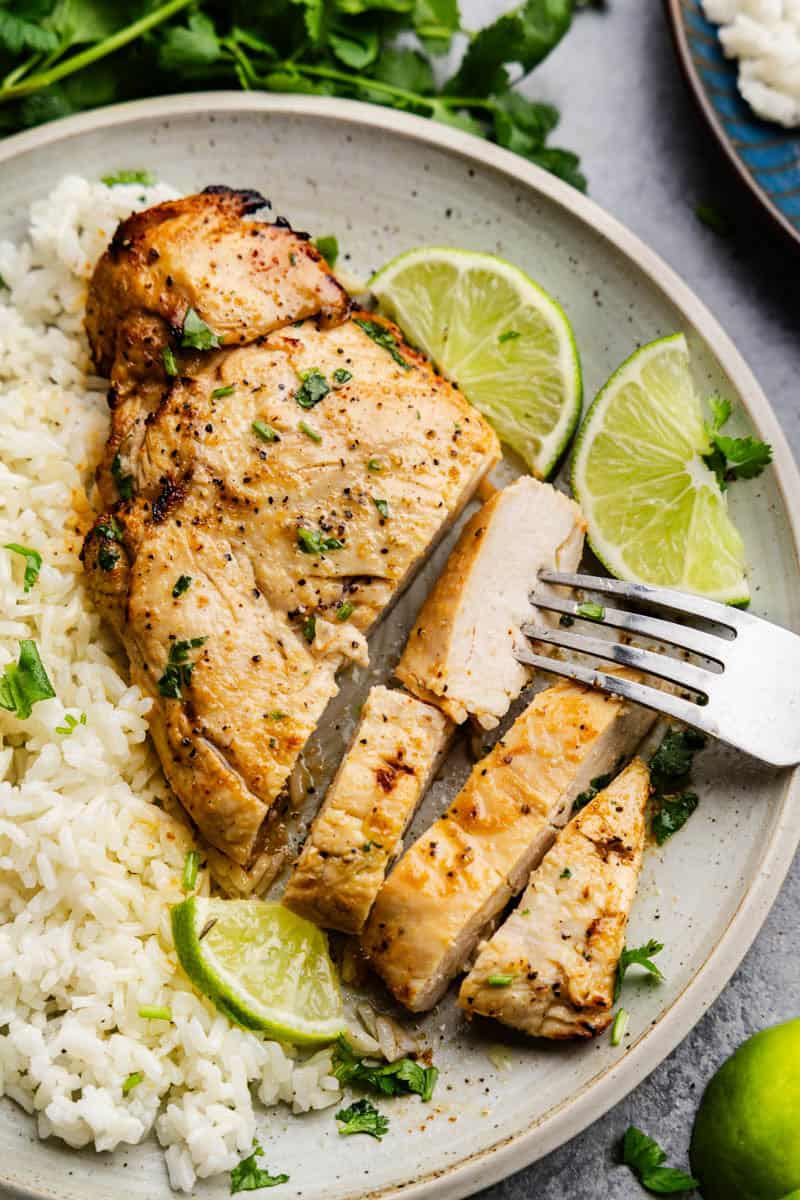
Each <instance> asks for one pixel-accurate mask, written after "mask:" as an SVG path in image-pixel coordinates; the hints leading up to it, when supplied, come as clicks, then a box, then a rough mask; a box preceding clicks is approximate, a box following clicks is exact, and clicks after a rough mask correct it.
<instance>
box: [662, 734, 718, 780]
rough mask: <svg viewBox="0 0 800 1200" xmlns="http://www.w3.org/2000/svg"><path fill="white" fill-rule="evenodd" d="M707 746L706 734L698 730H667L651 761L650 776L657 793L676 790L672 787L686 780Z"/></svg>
mask: <svg viewBox="0 0 800 1200" xmlns="http://www.w3.org/2000/svg"><path fill="white" fill-rule="evenodd" d="M705 744H706V738H705V734H702V733H700V731H699V730H697V729H669V730H667V732H666V733H665V734H664V737H663V738H662V740H661V744H660V746H659V747H658V749H657V750H656V752H655V754H654V755H653V757H652V758H651V759H650V775H651V778H652V781H653V786H654V787H655V789H656V791H666V790H668V789H669V790H674V786H673V787H672V788H670V785H674V784H675V783H676V782H677V781H680V780H684V779H685V778H686V776H687V775H688V774H689V772H690V770H691V769H692V762H693V761H694V756H695V754H696V753H697V751H698V750H702V749H703V747H704V746H705Z"/></svg>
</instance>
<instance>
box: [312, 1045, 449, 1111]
mask: <svg viewBox="0 0 800 1200" xmlns="http://www.w3.org/2000/svg"><path fill="white" fill-rule="evenodd" d="M333 1073H334V1075H335V1076H336V1078H337V1079H338V1080H339V1083H341V1084H342V1086H343V1087H345V1086H347V1085H351V1086H352V1085H353V1084H356V1085H358V1086H360V1087H363V1088H366V1089H367V1090H369V1091H373V1092H376V1093H378V1094H380V1095H383V1096H400V1095H402V1094H403V1093H407V1092H411V1093H413V1094H414V1095H417V1096H419V1097H420V1098H421V1099H422V1100H424V1101H425V1102H427V1101H428V1100H430V1098H431V1096H432V1095H433V1090H434V1088H435V1087H436V1081H437V1079H438V1078H439V1072H438V1070H437V1068H436V1067H424V1066H423V1065H422V1064H421V1063H418V1062H416V1061H415V1060H414V1059H413V1058H399V1059H397V1061H396V1062H393V1063H383V1064H381V1063H375V1062H370V1061H369V1060H368V1059H364V1058H362V1057H361V1056H360V1055H358V1054H356V1053H355V1051H354V1050H353V1049H352V1047H351V1046H350V1043H349V1042H348V1041H347V1038H346V1037H344V1036H340V1037H339V1040H338V1041H337V1043H336V1050H335V1052H334V1056H333Z"/></svg>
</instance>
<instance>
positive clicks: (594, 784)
mask: <svg viewBox="0 0 800 1200" xmlns="http://www.w3.org/2000/svg"><path fill="white" fill-rule="evenodd" d="M613 778H614V771H609V772H608V774H607V775H597V776H596V777H595V778H594V779H593V780H592V781H591V783H590V784H589V786H588V788H587V789H586V791H585V792H579V793H578V795H577V796H576V797H575V799H574V800H573V802H572V811H573V812H574V813H576V812H580V811H581V809H582V808H586V805H587V804H589V803H591V801H592V800H594V798H595V796H596V795H597V793H598V792H602V790H603V788H607V787H608V785H609V784H610V783H611V780H612V779H613Z"/></svg>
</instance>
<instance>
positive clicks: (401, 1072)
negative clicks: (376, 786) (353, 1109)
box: [333, 842, 439, 1102]
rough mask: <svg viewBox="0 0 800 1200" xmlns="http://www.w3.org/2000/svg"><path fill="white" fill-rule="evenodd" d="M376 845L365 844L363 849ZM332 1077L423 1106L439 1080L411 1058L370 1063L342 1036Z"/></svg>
mask: <svg viewBox="0 0 800 1200" xmlns="http://www.w3.org/2000/svg"><path fill="white" fill-rule="evenodd" d="M378 845H379V843H377V842H367V843H366V845H365V846H364V847H363V849H364V850H366V849H367V848H368V847H370V848H371V847H372V846H378ZM333 1073H334V1075H335V1076H336V1078H337V1079H338V1080H339V1082H340V1083H341V1084H342V1086H343V1087H345V1086H347V1085H353V1084H357V1085H360V1086H361V1087H364V1088H368V1089H369V1090H371V1091H373V1092H376V1093H379V1094H380V1095H383V1096H399V1095H401V1094H403V1093H405V1092H413V1093H414V1095H416V1096H420V1097H421V1099H422V1100H424V1101H426V1102H427V1101H428V1100H430V1098H431V1096H432V1095H433V1090H434V1088H435V1087H436V1080H437V1079H438V1078H439V1072H438V1070H437V1069H436V1067H423V1066H422V1065H421V1064H420V1063H418V1062H415V1061H414V1059H412V1058H401V1059H398V1060H397V1062H393V1063H388V1064H380V1063H374V1062H370V1061H369V1060H366V1059H364V1058H362V1057H360V1056H359V1055H357V1054H356V1053H355V1052H354V1051H353V1049H352V1048H351V1046H350V1043H349V1042H348V1041H347V1038H346V1037H344V1036H340V1037H339V1039H338V1041H337V1043H336V1050H335V1052H334V1056H333Z"/></svg>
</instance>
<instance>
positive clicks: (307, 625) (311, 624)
mask: <svg viewBox="0 0 800 1200" xmlns="http://www.w3.org/2000/svg"><path fill="white" fill-rule="evenodd" d="M316 636H317V618H316V617H315V616H313V615H312V616H310V617H306V619H305V621H304V622H303V637H304V638H305V639H306V641H307V642H308V644H309V646H310V645H311V643H312V642H313V641H314V638H315V637H316Z"/></svg>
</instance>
